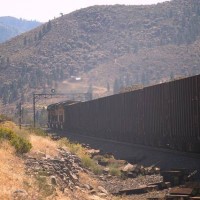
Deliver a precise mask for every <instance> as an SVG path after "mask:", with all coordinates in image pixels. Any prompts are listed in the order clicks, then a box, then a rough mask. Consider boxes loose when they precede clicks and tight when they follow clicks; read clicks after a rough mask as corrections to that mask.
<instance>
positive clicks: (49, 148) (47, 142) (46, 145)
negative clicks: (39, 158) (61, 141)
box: [30, 135, 58, 156]
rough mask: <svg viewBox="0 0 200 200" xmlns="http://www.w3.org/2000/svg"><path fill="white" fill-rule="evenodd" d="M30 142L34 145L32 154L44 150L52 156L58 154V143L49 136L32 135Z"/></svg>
mask: <svg viewBox="0 0 200 200" xmlns="http://www.w3.org/2000/svg"><path fill="white" fill-rule="evenodd" d="M30 142H31V144H32V145H33V148H32V149H31V152H30V154H35V153H38V152H42V153H45V154H47V155H50V156H57V155H58V151H57V148H58V144H57V143H56V142H55V141H53V140H51V139H50V138H49V137H41V136H37V135H30Z"/></svg>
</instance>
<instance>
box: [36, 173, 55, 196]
mask: <svg viewBox="0 0 200 200" xmlns="http://www.w3.org/2000/svg"><path fill="white" fill-rule="evenodd" d="M36 183H37V185H38V188H39V191H40V194H41V195H42V197H44V198H46V197H49V196H51V195H52V194H53V193H54V191H55V188H54V187H53V186H52V185H51V184H49V183H48V181H47V178H46V177H45V176H37V177H36Z"/></svg>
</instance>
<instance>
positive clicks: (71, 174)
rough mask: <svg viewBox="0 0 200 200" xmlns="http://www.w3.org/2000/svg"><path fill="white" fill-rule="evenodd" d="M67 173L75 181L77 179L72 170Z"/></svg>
mask: <svg viewBox="0 0 200 200" xmlns="http://www.w3.org/2000/svg"><path fill="white" fill-rule="evenodd" d="M69 175H70V177H71V178H72V179H73V181H77V180H78V177H77V176H76V175H75V174H73V173H72V172H69Z"/></svg>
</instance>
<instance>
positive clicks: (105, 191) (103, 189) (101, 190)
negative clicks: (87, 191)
mask: <svg viewBox="0 0 200 200" xmlns="http://www.w3.org/2000/svg"><path fill="white" fill-rule="evenodd" d="M98 190H99V191H100V192H102V193H104V194H108V192H107V190H106V189H105V188H103V187H102V186H98Z"/></svg>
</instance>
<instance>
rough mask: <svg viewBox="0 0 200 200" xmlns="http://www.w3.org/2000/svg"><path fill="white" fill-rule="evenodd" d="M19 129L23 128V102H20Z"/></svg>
mask: <svg viewBox="0 0 200 200" xmlns="http://www.w3.org/2000/svg"><path fill="white" fill-rule="evenodd" d="M19 128H20V129H21V128H22V102H21V101H20V102H19Z"/></svg>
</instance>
